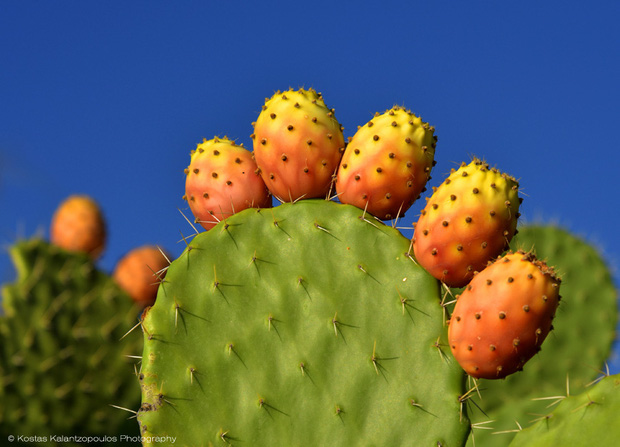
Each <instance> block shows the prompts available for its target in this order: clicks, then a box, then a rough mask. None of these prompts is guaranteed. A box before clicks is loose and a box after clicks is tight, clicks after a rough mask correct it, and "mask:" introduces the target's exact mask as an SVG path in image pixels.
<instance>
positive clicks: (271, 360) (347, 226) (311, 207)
mask: <svg viewBox="0 0 620 447" xmlns="http://www.w3.org/2000/svg"><path fill="white" fill-rule="evenodd" d="M187 243H188V245H187V248H186V250H185V251H184V252H183V254H182V255H181V256H180V257H179V258H178V259H176V260H175V261H174V262H173V263H172V264H171V265H170V267H169V269H168V272H167V275H166V279H165V281H164V282H163V283H162V284H161V286H160V288H159V292H158V296H157V301H156V303H155V305H154V306H153V307H151V308H150V309H149V310H148V312H147V313H146V315H145V317H144V319H143V322H142V329H143V332H144V341H145V346H144V353H143V358H142V368H141V372H140V382H141V387H142V398H143V400H142V406H141V408H140V410H139V412H138V420H139V423H140V427H141V432H142V435H143V436H145V437H156V436H174V437H176V438H177V440H176V443H177V444H179V445H252V446H260V445H269V446H274V445H360V442H363V443H364V444H366V445H386V446H388V445H428V446H431V445H432V446H438V445H442V446H454V445H463V443H464V442H465V440H466V438H467V436H468V433H469V428H470V425H469V420H468V418H467V407H468V404H467V402H466V398H465V397H464V394H465V393H464V385H465V380H464V379H465V376H464V374H463V371H462V369H461V368H460V367H459V365H458V364H457V363H456V361H455V360H454V359H453V358H452V357H451V354H450V350H449V348H448V347H447V346H446V332H447V331H446V326H445V315H444V313H443V309H442V307H441V305H440V303H441V289H440V284H439V282H438V281H437V280H435V279H434V278H432V277H431V276H430V275H429V274H428V273H427V272H426V271H424V270H423V269H422V268H421V267H419V266H418V265H417V264H416V263H415V262H414V260H413V259H412V257H411V255H410V241H409V240H408V239H407V238H405V237H403V236H402V235H401V234H400V233H399V232H398V230H396V229H394V228H391V227H388V226H386V225H384V224H383V223H381V222H379V221H378V220H376V219H375V218H373V217H372V216H370V215H369V214H365V213H364V212H363V210H360V209H358V208H355V207H352V206H349V205H341V204H337V203H334V202H329V201H325V200H302V201H299V202H297V203H288V204H283V205H281V206H278V207H276V208H273V209H262V210H258V209H247V210H244V211H242V212H239V213H237V214H235V215H233V216H231V217H229V218H228V219H226V220H225V221H222V222H220V223H219V224H218V225H217V226H216V227H214V228H213V229H211V230H209V231H208V232H204V233H201V234H199V235H197V236H196V237H195V238H194V239H193V240H191V241H188V242H187ZM147 440H148V438H147ZM146 444H147V445H149V444H148V441H147V443H146Z"/></svg>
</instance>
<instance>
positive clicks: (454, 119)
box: [0, 0, 620, 370]
mask: <svg viewBox="0 0 620 447" xmlns="http://www.w3.org/2000/svg"><path fill="white" fill-rule="evenodd" d="M379 3H380V5H379ZM619 17H620V3H618V2H613V1H606V2H605V1H602V2H587V3H583V2H576V1H566V2H554V1H550V2H533V1H524V2H491V1H480V2H451V3H450V2H429V1H426V2H418V1H412V2H402V1H400V2H396V1H391V0H384V1H382V2H372V3H371V2H367V3H364V2H334V1H331V2H325V1H321V0H317V1H313V2H304V3H296V2H284V1H283V2H272V1H262V2H207V1H204V2H191V1H187V2H164V1H149V2H144V1H132V2H119V1H108V2H94V1H84V2H77V1H64V2H46V1H20V2H8V1H5V2H2V3H0V42H1V44H0V63H1V65H2V69H0V204H1V208H0V209H1V210H2V216H3V218H2V219H1V220H0V243H1V244H2V245H3V246H6V245H7V244H9V243H11V242H12V241H14V240H15V239H16V238H17V237H18V236H29V235H32V234H34V233H36V232H37V231H39V230H41V231H43V232H44V234H47V232H48V226H49V221H50V219H51V216H52V213H53V211H54V209H55V208H56V206H57V204H58V203H59V202H60V201H61V200H63V199H64V198H65V197H67V196H68V195H70V194H73V193H86V194H89V195H91V196H93V197H95V198H96V199H97V200H98V201H99V202H100V204H101V206H102V208H103V210H104V212H105V214H106V217H107V221H108V229H109V245H108V249H107V251H106V253H105V255H104V257H103V258H102V259H101V267H102V268H103V269H106V270H111V269H112V268H113V266H114V264H115V262H116V261H117V260H118V259H119V258H120V257H121V256H122V255H123V254H124V253H125V252H126V251H128V250H129V249H131V248H134V247H137V246H139V245H142V244H159V245H161V246H162V247H164V248H166V249H167V250H168V251H169V252H171V253H172V254H173V255H175V256H176V255H178V254H179V253H180V252H181V251H182V249H183V247H184V244H183V243H179V242H178V241H179V240H180V239H181V233H183V234H185V235H189V234H190V233H191V232H192V229H191V227H190V226H189V225H188V224H187V223H186V221H185V219H184V218H183V216H182V215H181V213H179V211H178V209H181V210H183V211H185V212H186V214H188V215H190V212H189V210H187V209H186V204H185V202H184V201H182V200H181V197H182V195H183V193H184V174H183V169H184V168H185V167H186V166H187V165H188V164H189V152H190V151H191V150H192V149H194V148H195V147H196V143H198V142H200V141H202V138H203V137H207V138H211V137H213V136H214V135H218V136H224V135H227V136H229V137H231V138H235V139H237V142H242V143H244V144H245V145H246V146H247V147H251V139H250V134H251V133H252V126H251V122H252V121H254V120H255V119H256V117H257V116H258V113H259V112H260V109H261V105H262V104H263V101H264V99H265V97H269V96H271V95H272V94H273V92H274V91H275V90H278V89H286V88H288V87H289V86H291V87H295V88H297V87H302V86H303V87H313V88H315V89H317V90H319V91H321V92H322V93H323V96H324V98H325V101H326V103H327V105H328V106H329V107H333V108H335V109H336V118H337V119H338V120H339V121H340V122H341V124H343V125H344V127H345V136H352V135H353V133H354V132H355V129H356V127H357V126H358V125H363V124H365V123H366V122H367V121H368V120H369V119H370V118H371V116H372V114H373V113H374V112H375V111H379V112H383V111H384V110H386V109H388V108H390V107H391V106H392V105H394V104H398V105H404V106H406V107H407V108H410V109H411V110H412V111H413V112H414V113H416V114H417V115H420V116H422V118H423V119H424V120H425V121H428V122H430V123H431V124H432V125H434V126H435V127H436V134H437V135H438V137H439V142H438V145H437V152H436V160H437V166H436V167H435V168H434V170H433V180H432V182H431V185H437V184H439V183H440V182H441V180H442V179H443V178H444V177H445V176H446V175H447V174H448V173H449V171H450V169H451V168H452V167H455V166H457V165H458V164H459V163H460V162H461V161H469V159H470V157H471V156H472V155H477V156H479V157H483V158H485V159H486V161H488V162H489V163H490V164H491V165H494V166H496V167H498V168H499V169H501V170H503V171H507V172H508V173H510V174H511V175H513V176H515V177H517V178H519V180H520V183H521V187H522V191H523V192H524V194H525V201H524V203H523V205H522V214H523V219H524V221H526V222H540V221H542V222H557V223H560V224H562V225H563V226H565V227H567V228H568V229H570V230H572V231H573V232H575V233H576V234H578V235H580V236H583V237H584V238H586V239H587V240H589V241H592V242H593V243H595V244H597V245H598V246H599V247H600V249H601V250H602V252H603V253H604V255H605V257H606V259H607V261H608V262H609V264H610V265H612V266H614V268H615V269H616V270H615V275H616V276H615V277H616V283H617V284H618V271H617V266H618V265H620V248H619V247H620V234H619V232H618V229H617V221H618V216H619V215H620V211H619V210H618V205H620V200H619V199H618V188H617V181H618V168H620V155H618V149H619V144H618V142H619V138H618V124H617V123H618V119H619V118H620V107H619V104H620V88H619V84H620V83H619V82H618V80H619V79H620V31H619V28H618V26H617V21H618V18H619ZM420 202H423V201H420ZM420 207H421V203H416V204H415V205H414V207H413V208H412V209H411V211H410V212H409V213H408V214H407V216H406V217H405V218H404V220H403V221H402V224H403V225H405V224H407V225H409V224H411V223H412V222H413V221H415V220H416V215H417V213H418V212H419V210H420ZM12 277H13V271H12V267H11V266H10V263H9V259H8V256H7V254H6V251H4V250H3V251H2V252H1V253H0V280H1V281H2V282H4V281H7V280H10V279H12ZM619 370H620V369H619Z"/></svg>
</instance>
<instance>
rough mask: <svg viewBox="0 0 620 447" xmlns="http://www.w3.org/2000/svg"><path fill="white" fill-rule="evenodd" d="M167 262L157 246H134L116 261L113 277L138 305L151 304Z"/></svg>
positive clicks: (164, 273) (164, 272)
mask: <svg viewBox="0 0 620 447" xmlns="http://www.w3.org/2000/svg"><path fill="white" fill-rule="evenodd" d="M168 264H169V262H168V259H166V256H165V255H164V253H162V251H160V249H159V248H157V247H153V246H150V245H145V246H143V247H138V248H134V249H133V250H131V251H129V252H128V253H127V254H126V255H125V256H123V257H122V258H121V259H120V261H118V263H117V264H116V267H115V268H114V273H113V278H114V280H115V281H116V283H117V284H118V285H119V286H120V287H121V288H122V289H123V290H124V291H125V292H126V293H127V294H128V295H129V296H130V297H131V298H132V299H133V300H134V301H135V302H136V303H138V304H139V305H140V306H142V307H146V306H151V305H153V303H155V298H156V297H157V289H158V287H159V283H160V282H161V281H162V280H163V278H164V276H165V275H166V268H167V267H168Z"/></svg>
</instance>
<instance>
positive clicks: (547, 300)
mask: <svg viewBox="0 0 620 447" xmlns="http://www.w3.org/2000/svg"><path fill="white" fill-rule="evenodd" d="M559 287H560V279H559V278H558V277H557V275H556V274H555V272H554V270H553V268H550V267H549V266H547V265H546V264H545V263H544V262H542V261H539V260H537V259H536V257H535V256H534V255H533V254H531V253H525V252H522V251H519V252H516V253H509V254H507V255H505V256H504V257H502V258H499V259H498V260H497V261H495V262H494V263H492V264H491V265H489V266H488V267H487V268H485V269H484V270H483V271H482V272H480V273H478V274H477V275H476V276H475V277H474V279H472V281H471V282H470V283H469V285H468V286H467V288H466V289H465V291H463V293H462V294H461V295H460V296H459V297H458V299H457V301H456V305H455V306H454V312H453V314H452V318H451V319H450V326H449V331H448V339H449V343H450V348H451V350H452V354H454V357H455V358H456V360H457V361H458V362H459V364H460V365H461V367H462V368H463V369H464V370H465V372H467V374H469V375H470V376H472V377H476V378H485V379H500V378H504V377H506V376H507V375H510V374H513V373H514V372H516V371H519V370H520V369H521V368H522V367H523V365H524V364H525V363H526V362H527V361H528V360H529V359H530V358H531V357H532V356H533V355H534V354H536V353H537V352H538V351H539V350H540V346H541V344H542V343H543V341H544V340H545V338H546V337H547V334H549V331H551V329H552V328H553V326H552V321H553V318H554V316H555V312H556V309H557V307H558V304H559V302H560V294H559Z"/></svg>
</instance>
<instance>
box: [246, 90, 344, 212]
mask: <svg viewBox="0 0 620 447" xmlns="http://www.w3.org/2000/svg"><path fill="white" fill-rule="evenodd" d="M253 124H254V133H253V134H252V139H253V140H254V156H255V158H256V163H257V165H258V169H259V171H260V174H261V176H262V178H263V180H264V181H265V184H266V185H267V187H268V188H269V190H270V191H271V193H272V194H273V195H274V196H276V197H277V198H278V199H279V200H280V201H281V202H293V201H295V200H298V199H300V198H304V199H310V198H317V197H321V198H324V197H325V196H326V195H328V193H329V192H330V189H331V186H332V181H333V176H334V175H335V173H336V170H337V169H338V164H339V162H340V159H341V157H342V152H344V136H343V134H342V126H341V125H340V124H339V123H338V121H337V120H336V118H335V116H334V109H329V108H327V106H326V105H325V102H324V100H323V96H322V95H321V94H320V93H317V92H316V91H314V90H312V89H310V90H304V89H299V90H298V91H293V90H292V89H291V90H289V91H286V92H279V91H278V92H277V93H276V94H274V95H273V96H272V97H271V98H270V99H267V100H266V102H265V104H264V105H263V108H262V111H261V113H260V114H259V116H258V119H257V120H256V122H255V123H253Z"/></svg>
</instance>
